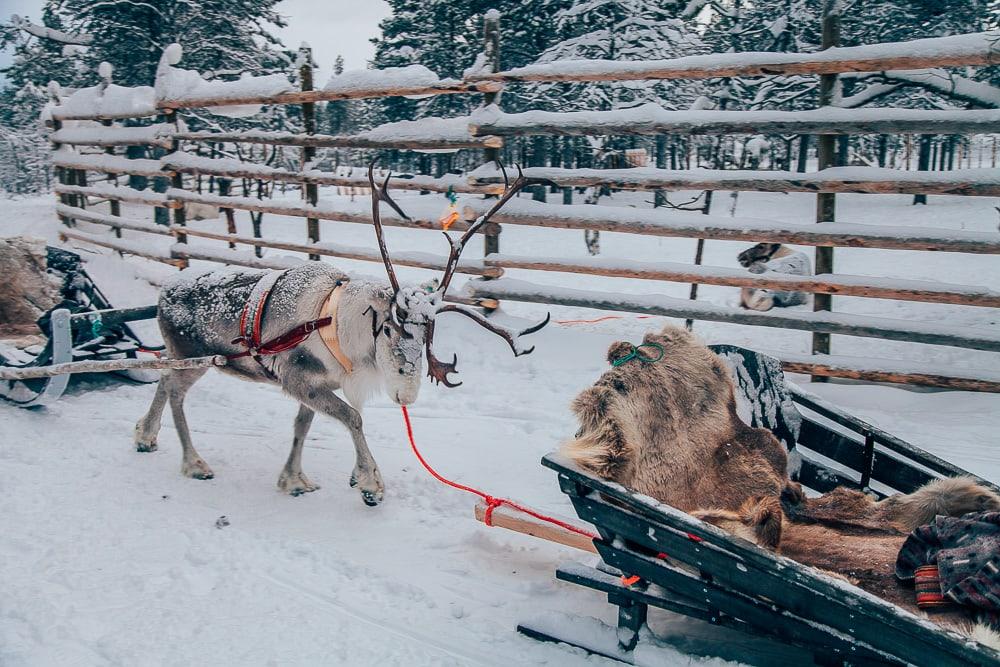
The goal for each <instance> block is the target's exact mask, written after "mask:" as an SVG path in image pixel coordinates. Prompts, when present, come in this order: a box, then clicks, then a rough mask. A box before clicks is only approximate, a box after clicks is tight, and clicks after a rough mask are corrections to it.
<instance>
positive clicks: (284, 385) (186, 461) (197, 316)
mask: <svg viewBox="0 0 1000 667" xmlns="http://www.w3.org/2000/svg"><path fill="white" fill-rule="evenodd" d="M373 169H374V162H373V163H372V165H371V166H370V167H369V169H368V180H369V183H370V184H371V193H372V222H373V224H374V227H375V235H376V238H377V240H378V246H379V250H380V252H381V255H382V261H383V263H384V264H385V269H386V273H387V274H388V279H389V284H388V285H386V284H384V283H380V282H373V281H368V280H354V281H352V280H350V278H349V277H348V276H347V274H346V273H344V272H343V271H340V270H338V269H336V268H335V267H333V266H331V265H330V264H325V263H321V262H308V263H306V264H304V265H302V266H299V267H296V268H293V269H289V270H287V271H237V272H233V271H215V272H212V273H208V274H204V275H200V276H197V277H195V278H187V277H186V276H183V275H182V276H179V277H178V278H176V279H174V280H173V281H172V282H171V283H168V284H167V285H165V286H164V287H163V289H162V290H161V292H160V297H159V303H158V306H159V312H158V321H159V326H160V331H161V332H162V334H163V341H164V344H165V346H166V350H167V353H168V354H169V355H170V357H172V358H176V359H180V358H184V357H195V356H204V355H226V356H227V357H229V359H230V361H229V362H228V363H227V365H226V366H223V367H221V368H220V370H222V371H223V372H224V373H227V374H229V375H234V376H236V377H239V378H241V379H244V380H249V381H251V382H266V383H270V384H274V385H277V386H280V387H281V389H282V390H283V391H284V392H285V393H286V394H288V395H289V396H291V397H292V398H294V399H295V400H297V401H298V402H299V411H298V415H297V416H296V418H295V424H294V436H293V440H292V448H291V452H290V454H289V456H288V460H287V462H286V463H285V466H284V468H283V470H282V472H281V475H280V476H279V478H278V488H279V489H281V490H282V491H284V492H286V493H289V494H291V495H293V496H297V495H300V494H303V493H307V492H310V491H315V490H316V489H318V488H319V486H318V485H316V484H314V483H313V482H312V481H311V480H310V479H309V478H308V477H306V475H305V474H304V473H303V472H302V466H301V460H302V447H303V443H304V441H305V438H306V435H307V434H308V432H309V427H310V425H311V423H312V420H313V416H314V415H315V413H316V412H320V413H322V414H324V415H327V416H330V417H333V418H334V419H337V420H338V421H340V422H341V423H342V424H344V426H345V427H346V428H347V429H348V431H349V432H350V434H351V438H352V439H353V441H354V447H355V453H356V464H355V467H354V471H353V473H352V475H351V480H350V482H351V486H357V487H359V489H360V491H361V497H362V499H363V500H364V502H365V503H366V504H367V505H377V504H378V503H379V502H381V501H382V499H383V494H384V488H385V487H384V485H383V482H382V477H381V474H380V472H379V469H378V466H377V465H376V463H375V460H374V458H373V457H372V454H371V452H370V451H369V449H368V444H367V442H366V439H365V434H364V431H363V422H362V419H361V409H362V407H363V405H364V402H365V400H366V399H367V398H368V397H369V396H371V395H372V394H374V393H375V392H376V391H378V389H379V388H380V387H382V388H384V389H385V391H386V392H387V393H388V395H389V397H390V398H391V399H392V400H393V401H395V402H396V403H398V404H399V405H403V406H405V405H409V404H410V403H413V402H414V401H415V400H416V399H417V395H418V393H419V390H420V383H421V378H422V370H423V358H424V357H425V356H426V358H427V374H428V375H429V376H430V377H431V378H432V380H433V381H435V382H437V383H439V384H444V385H445V386H446V387H456V386H458V385H459V384H461V383H460V382H453V381H452V380H450V379H449V377H448V376H449V375H451V374H453V373H455V372H456V365H457V361H458V356H457V355H454V356H453V358H452V361H451V362H445V361H441V360H440V359H438V357H437V356H436V355H435V353H434V327H435V324H436V318H437V316H438V315H440V314H442V313H459V314H461V315H464V316H466V317H468V318H470V319H472V320H473V321H474V322H476V323H477V324H479V325H480V326H482V327H484V328H485V329H487V330H488V331H491V332H493V333H494V334H497V335H498V336H500V337H501V338H503V339H504V340H505V341H506V342H507V344H508V345H509V346H510V348H511V350H512V351H513V352H514V355H515V356H520V355H522V354H529V353H530V352H532V351H533V350H534V347H530V348H524V347H522V346H521V343H520V337H521V336H524V335H527V334H531V333H534V332H536V331H538V330H540V329H541V328H542V327H544V326H545V325H546V324H548V321H549V317H548V316H547V317H546V318H545V320H544V321H542V322H540V323H538V324H536V325H534V326H531V327H528V328H526V329H524V330H520V331H518V330H514V329H510V328H507V327H504V326H502V325H499V324H496V323H494V322H491V321H490V320H488V319H486V317H485V316H483V315H482V314H480V313H478V312H477V311H474V310H470V309H468V308H465V307H462V306H459V305H456V304H453V303H444V298H445V296H446V294H447V292H448V287H449V286H450V284H451V280H452V278H453V276H454V274H455V271H456V270H457V268H458V261H459V257H460V256H461V254H462V251H463V250H464V248H465V245H466V244H467V243H468V242H469V240H470V239H471V238H472V237H473V235H475V234H476V232H477V231H479V230H480V229H481V228H482V227H483V226H484V225H485V224H486V223H487V222H489V220H490V218H492V217H493V215H495V214H496V213H497V211H499V210H500V209H501V208H502V207H503V206H504V204H506V203H507V202H508V201H510V199H511V198H513V197H514V196H515V195H517V193H518V192H519V191H520V190H521V189H522V188H523V187H524V186H525V185H526V184H527V179H526V178H525V177H524V175H523V173H521V170H520V167H519V168H518V178H517V179H516V180H515V181H514V182H513V183H510V182H509V181H508V179H507V174H506V171H504V181H505V183H506V187H505V191H504V194H503V195H502V196H501V197H500V198H499V199H498V201H497V202H496V204H495V205H494V206H493V207H492V208H490V210H489V211H488V212H487V213H486V214H485V215H483V216H481V217H480V218H479V219H478V220H476V221H475V222H473V223H472V224H471V225H470V226H469V227H468V229H467V231H466V232H465V233H464V234H462V236H461V237H460V238H453V237H452V236H450V235H448V234H447V233H446V234H445V237H446V238H447V239H448V242H449V244H450V251H449V256H448V260H447V263H446V265H445V269H444V273H443V275H442V277H441V280H440V283H439V286H438V287H437V289H436V290H435V291H433V292H427V291H426V290H423V289H420V288H418V287H411V286H402V285H400V283H399V281H398V279H397V278H396V273H395V270H394V269H393V265H392V260H391V259H390V256H389V252H388V250H387V248H386V243H385V237H384V233H383V229H382V220H381V215H380V210H379V205H380V203H381V202H385V203H386V204H388V205H389V206H391V207H392V208H393V209H394V210H395V211H396V212H397V213H398V214H399V215H400V216H402V217H403V218H404V219H406V220H409V217H408V216H406V214H405V213H404V212H403V211H402V209H401V208H400V207H399V206H398V205H397V204H396V202H394V201H393V200H392V198H391V197H390V196H389V193H388V185H389V179H390V178H391V174H390V175H387V176H386V178H385V181H383V183H382V185H381V186H379V185H378V184H376V182H375V178H374V174H373ZM501 169H502V167H501ZM313 332H316V333H318V334H319V335H312V333H313ZM261 340H264V341H267V342H266V343H261ZM206 370H207V369H205V368H198V369H185V370H168V371H164V372H163V374H162V376H161V378H160V381H159V384H158V385H157V388H156V394H155V396H154V398H153V401H152V404H151V405H150V407H149V410H148V411H147V413H146V415H145V416H144V417H142V419H140V420H139V422H138V423H137V424H136V427H135V437H134V440H135V445H136V449H137V450H138V451H140V452H151V451H154V450H156V448H157V444H156V439H157V433H158V432H159V429H160V420H161V416H162V413H163V410H164V408H165V406H166V405H167V404H168V403H169V405H170V409H171V411H172V414H173V419H174V425H175V427H176V429H177V435H178V438H179V440H180V442H181V447H182V449H183V458H182V464H181V472H182V474H184V475H186V476H188V477H192V478H195V479H211V478H212V477H213V476H214V473H213V472H212V470H211V468H210V467H209V466H208V464H207V463H205V461H204V459H202V457H201V456H200V455H199V454H198V452H197V451H196V450H195V448H194V445H193V444H192V442H191V435H190V431H189V429H188V426H187V420H186V418H185V415H184V408H183V405H184V397H185V395H186V394H187V392H188V390H189V389H190V388H191V386H192V385H193V384H194V383H195V382H197V381H198V379H200V378H201V377H202V376H203V375H204V374H205V372H206ZM337 389H341V390H342V391H343V393H344V395H345V397H346V400H344V399H341V398H340V397H339V396H337V395H336V394H335V393H334V392H335V390H337Z"/></svg>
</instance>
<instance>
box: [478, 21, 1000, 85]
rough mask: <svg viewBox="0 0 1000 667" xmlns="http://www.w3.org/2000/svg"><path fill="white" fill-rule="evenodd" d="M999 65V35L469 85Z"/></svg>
mask: <svg viewBox="0 0 1000 667" xmlns="http://www.w3.org/2000/svg"><path fill="white" fill-rule="evenodd" d="M998 63H1000V30H991V31H988V32H979V33H973V34H969V35H954V36H951V37H937V38H930V39H916V40H912V41H908V42H888V43H884V44H872V45H867V46H850V47H844V48H830V49H826V50H825V51H820V52H818V53H772V52H742V53H713V54H710V55H703V56H686V57H684V58H675V59H672V60H647V61H634V62H627V61H615V60H563V61H557V62H551V63H540V64H535V65H528V66H526V67H519V68H516V69H512V70H506V71H503V72H477V73H475V74H472V75H470V76H467V77H466V80H468V81H477V82H478V81H635V80H647V79H714V78H718V77H732V76H766V75H789V74H836V73H840V72H881V71H885V70H909V69H923V68H927V67H961V66H972V65H995V64H998Z"/></svg>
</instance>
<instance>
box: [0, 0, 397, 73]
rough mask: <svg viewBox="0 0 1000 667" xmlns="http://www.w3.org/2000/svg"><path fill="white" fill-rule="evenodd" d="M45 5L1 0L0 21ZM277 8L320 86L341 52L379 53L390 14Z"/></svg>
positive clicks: (347, 58)
mask: <svg viewBox="0 0 1000 667" xmlns="http://www.w3.org/2000/svg"><path fill="white" fill-rule="evenodd" d="M43 4H44V3H43V0H0V21H3V22H7V20H9V18H10V15H11V14H20V15H21V16H27V17H30V18H31V19H32V20H33V21H35V22H36V23H37V22H39V21H40V18H41V14H42V5H43ZM277 10H278V12H279V13H280V14H282V15H283V16H285V17H286V18H287V19H288V24H289V25H288V27H287V28H284V29H282V30H278V31H277V34H278V36H279V37H280V38H281V40H282V41H283V42H284V43H285V46H287V47H288V48H290V49H292V50H295V49H297V48H298V46H299V44H301V43H302V42H307V43H308V44H309V46H311V47H312V50H313V58H315V60H316V64H317V66H318V67H319V70H318V72H317V74H316V82H317V83H318V84H319V85H322V84H324V83H326V79H327V77H329V76H330V74H332V73H333V61H334V59H335V58H336V57H337V55H338V54H340V55H342V56H344V62H345V67H346V68H347V69H361V68H364V67H365V66H367V64H368V60H369V59H370V58H371V57H372V56H373V55H374V54H375V47H374V46H373V45H372V44H371V42H369V41H368V40H369V39H371V38H372V37H375V36H376V35H378V23H379V21H380V20H382V19H383V18H384V17H386V16H388V15H389V5H388V4H386V3H385V1H384V0H282V2H280V3H279V4H278V5H277ZM10 59H11V54H10V52H6V51H0V67H5V66H6V65H8V64H9V63H10ZM181 66H183V61H182V62H181Z"/></svg>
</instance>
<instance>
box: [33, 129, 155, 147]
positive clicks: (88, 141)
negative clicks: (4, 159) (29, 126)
mask: <svg viewBox="0 0 1000 667" xmlns="http://www.w3.org/2000/svg"><path fill="white" fill-rule="evenodd" d="M173 132H174V126H173V125H171V124H168V123H156V124H153V125H145V126H142V127H100V128H98V127H70V128H64V129H61V130H58V131H56V132H53V133H52V137H51V140H52V141H53V142H56V143H60V144H69V145H71V146H162V147H163V148H170V143H171V141H172V139H171V135H172V134H173Z"/></svg>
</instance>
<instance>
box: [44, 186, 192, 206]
mask: <svg viewBox="0 0 1000 667" xmlns="http://www.w3.org/2000/svg"><path fill="white" fill-rule="evenodd" d="M52 190H53V192H55V193H56V194H61V195H84V196H86V197H97V198H99V199H112V200H115V201H127V202H130V203H132V204H148V205H150V206H159V207H162V208H181V206H183V204H181V203H180V202H177V201H171V200H169V199H167V196H166V195H165V194H163V193H160V192H153V191H152V190H136V189H134V188H129V187H123V186H114V185H90V186H84V185H63V184H62V183H56V184H55V185H54V186H53V188H52Z"/></svg>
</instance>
